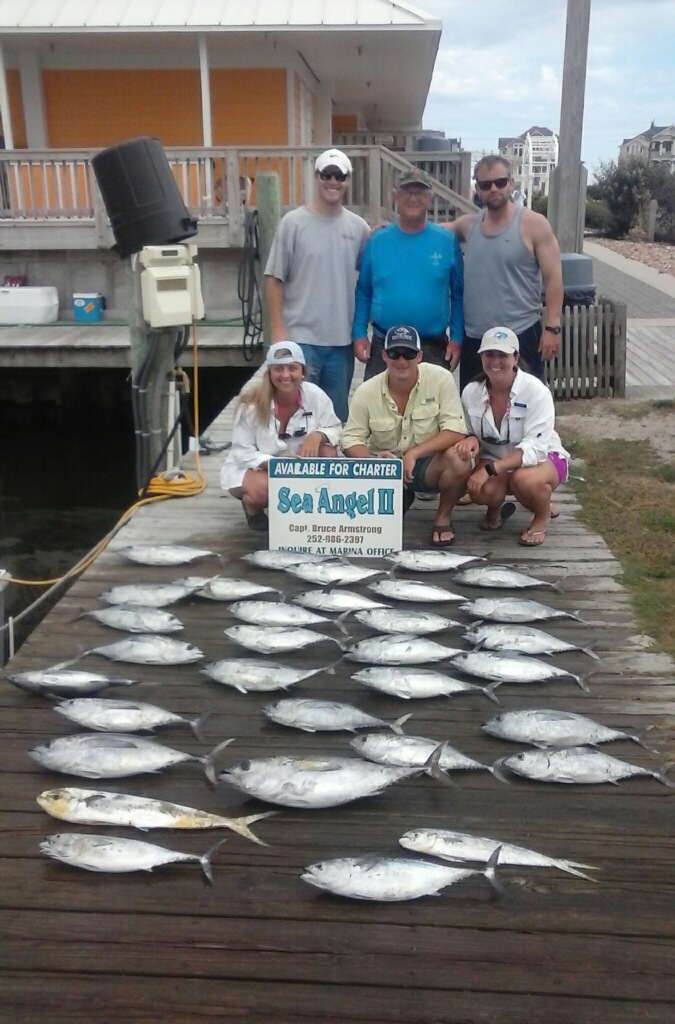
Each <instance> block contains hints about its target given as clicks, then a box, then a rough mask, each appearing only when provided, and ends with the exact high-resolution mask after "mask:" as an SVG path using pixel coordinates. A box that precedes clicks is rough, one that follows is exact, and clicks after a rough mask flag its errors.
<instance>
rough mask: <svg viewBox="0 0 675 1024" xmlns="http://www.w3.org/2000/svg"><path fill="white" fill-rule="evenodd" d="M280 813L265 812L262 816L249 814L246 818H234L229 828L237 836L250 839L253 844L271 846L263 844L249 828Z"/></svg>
mask: <svg viewBox="0 0 675 1024" xmlns="http://www.w3.org/2000/svg"><path fill="white" fill-rule="evenodd" d="M278 813H279V812H278V811H264V812H263V813H262V814H249V815H248V817H246V818H232V819H231V821H230V825H229V827H230V828H231V829H232V831H233V832H236V833H237V835H240V836H243V837H244V839H250V840H251V842H252V843H257V844H258V846H269V845H270V844H269V843H265V842H263V840H262V839H259V838H258V836H257V835H255V833H254V832H251V830H250V828H249V827H248V826H249V825H252V824H253V822H254V821H260V820H261V819H262V818H271V817H272V816H273V815H275V814H278Z"/></svg>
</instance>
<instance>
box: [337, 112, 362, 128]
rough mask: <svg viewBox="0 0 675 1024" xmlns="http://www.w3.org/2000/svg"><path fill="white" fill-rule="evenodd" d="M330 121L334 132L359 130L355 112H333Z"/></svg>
mask: <svg viewBox="0 0 675 1024" xmlns="http://www.w3.org/2000/svg"><path fill="white" fill-rule="evenodd" d="M331 121H332V125H333V131H334V132H357V131H358V130H359V122H358V118H357V116H356V114H333V117H332V118H331Z"/></svg>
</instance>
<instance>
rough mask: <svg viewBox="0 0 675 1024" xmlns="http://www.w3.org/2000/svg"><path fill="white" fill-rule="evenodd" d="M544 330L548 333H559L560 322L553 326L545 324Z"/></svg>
mask: <svg viewBox="0 0 675 1024" xmlns="http://www.w3.org/2000/svg"><path fill="white" fill-rule="evenodd" d="M544 330H545V331H548V332H549V333H550V334H560V332H561V330H562V327H561V326H560V324H556V325H555V326H554V325H553V324H546V327H544Z"/></svg>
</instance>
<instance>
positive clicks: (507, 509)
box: [478, 501, 516, 532]
mask: <svg viewBox="0 0 675 1024" xmlns="http://www.w3.org/2000/svg"><path fill="white" fill-rule="evenodd" d="M515 511H516V506H515V504H514V503H513V502H512V501H506V502H504V504H503V505H502V507H501V509H500V510H499V519H497V521H496V522H489V521H483V522H481V523H479V524H478V528H479V529H480V530H487V531H488V532H494V531H495V530H501V528H502V526H503V525H504V523H505V522H506V520H507V519H510V518H511V516H512V515H513V513H514V512H515Z"/></svg>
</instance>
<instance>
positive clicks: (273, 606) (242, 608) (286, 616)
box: [229, 601, 332, 626]
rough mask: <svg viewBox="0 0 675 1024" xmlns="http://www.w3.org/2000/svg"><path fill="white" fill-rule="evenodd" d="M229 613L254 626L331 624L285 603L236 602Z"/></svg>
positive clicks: (313, 613)
mask: <svg viewBox="0 0 675 1024" xmlns="http://www.w3.org/2000/svg"><path fill="white" fill-rule="evenodd" d="M229 611H230V613H231V614H232V615H234V616H235V617H236V618H237V619H241V620H242V621H243V622H248V623H250V624H251V625H253V626H316V625H318V624H319V623H320V622H331V621H332V620H331V619H327V618H326V616H325V615H317V614H316V613H315V612H310V611H309V610H308V609H306V608H297V607H295V606H294V605H292V604H286V603H285V602H284V601H235V602H234V604H231V605H230V608H229Z"/></svg>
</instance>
